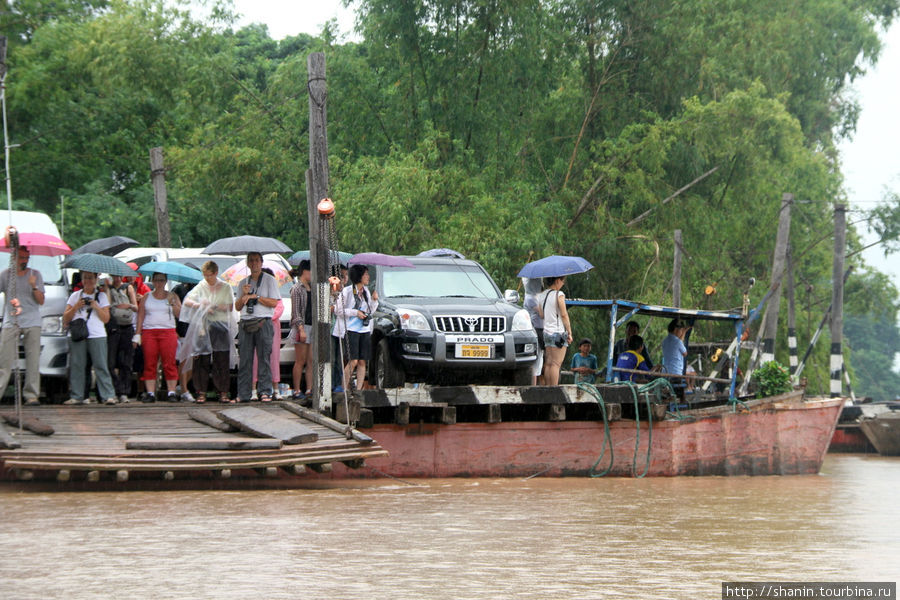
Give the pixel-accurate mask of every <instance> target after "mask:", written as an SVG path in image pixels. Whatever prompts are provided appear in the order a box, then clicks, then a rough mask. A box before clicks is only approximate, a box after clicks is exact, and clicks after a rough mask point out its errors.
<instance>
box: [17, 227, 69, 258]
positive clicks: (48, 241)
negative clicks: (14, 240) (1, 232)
mask: <svg viewBox="0 0 900 600" xmlns="http://www.w3.org/2000/svg"><path fill="white" fill-rule="evenodd" d="M19 246H25V247H27V248H28V251H29V252H31V253H32V254H34V255H36V256H64V255H67V254H72V249H71V248H69V246H68V245H67V244H66V243H65V242H64V241H62V240H61V239H59V238H58V237H56V236H55V235H49V234H47V233H23V232H19ZM0 252H11V249H10V247H9V243H8V242H7V239H6V236H4V237H3V238H2V239H0Z"/></svg>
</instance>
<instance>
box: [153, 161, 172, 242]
mask: <svg viewBox="0 0 900 600" xmlns="http://www.w3.org/2000/svg"><path fill="white" fill-rule="evenodd" d="M150 181H151V182H152V183H153V201H154V206H155V207H156V236H157V238H158V239H159V247H160V248H171V247H172V233H171V231H170V230H169V208H168V206H167V204H166V169H165V167H164V166H163V149H162V148H160V147H157V148H150Z"/></svg>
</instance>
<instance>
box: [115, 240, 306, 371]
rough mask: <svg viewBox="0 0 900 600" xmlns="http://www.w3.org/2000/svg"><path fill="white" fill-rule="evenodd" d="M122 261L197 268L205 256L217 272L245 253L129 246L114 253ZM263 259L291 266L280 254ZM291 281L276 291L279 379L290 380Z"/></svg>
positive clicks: (222, 270) (292, 355)
mask: <svg viewBox="0 0 900 600" xmlns="http://www.w3.org/2000/svg"><path fill="white" fill-rule="evenodd" d="M116 258H118V259H119V260H121V261H124V262H133V263H135V264H137V266H139V267H140V266H142V265H144V264H146V263H148V262H150V261H153V260H155V261H171V262H177V263H181V264H185V265H188V266H191V267H194V268H196V269H198V270H199V269H200V267H201V266H202V265H203V263H205V262H206V261H208V260H212V261H215V263H216V264H217V265H218V266H219V275H221V274H223V273H224V272H225V271H227V270H228V269H229V267H231V266H233V265H234V264H236V263H237V262H239V261H241V260H243V259H244V258H245V256H231V255H227V254H203V248H128V249H127V250H123V251H122V252H120V253H118V254H117V255H116ZM263 260H265V261H272V262H275V263H276V264H279V265H281V266H282V267H284V269H285V270H286V271H288V272H290V270H291V266H290V265H289V264H288V262H287V260H286V259H285V258H284V257H283V256H281V255H280V254H264V255H263ZM292 285H293V283H292V282H286V283H283V284H282V285H281V286H280V288H279V291H280V292H281V301H282V303H283V304H284V312H283V313H282V315H281V319H279V320H280V321H281V355H280V362H281V375H282V379H281V380H282V381H283V382H286V383H290V381H291V375H290V374H291V369H292V368H293V366H294V345H293V344H287V343H286V341H287V337H288V334H290V330H291V328H290V323H291V286H292Z"/></svg>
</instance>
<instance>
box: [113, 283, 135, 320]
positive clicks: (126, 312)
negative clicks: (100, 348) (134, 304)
mask: <svg viewBox="0 0 900 600" xmlns="http://www.w3.org/2000/svg"><path fill="white" fill-rule="evenodd" d="M123 288H124V289H123ZM127 289H128V284H125V285H123V286H122V287H120V288H114V287H111V288H109V295H110V304H111V305H112V306H111V307H110V309H109V314H110V316H111V317H112V320H113V322H115V324H116V325H118V326H120V327H126V326H128V325H131V322H132V318H133V316H134V312H132V310H131V309H130V308H118V307H117V306H116V305H117V304H131V299H130V298H129V297H128V292H126V291H125V290H127Z"/></svg>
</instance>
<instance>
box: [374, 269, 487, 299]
mask: <svg viewBox="0 0 900 600" xmlns="http://www.w3.org/2000/svg"><path fill="white" fill-rule="evenodd" d="M381 277H382V286H383V290H384V295H385V297H388V298H402V297H418V298H470V297H471V298H487V299H489V300H497V299H499V298H500V295H499V293H498V292H497V288H496V287H495V286H494V284H493V282H491V280H490V279H489V278H488V276H487V274H486V273H485V272H484V271H482V270H481V269H480V268H478V267H477V266H475V265H427V264H417V265H416V268H415V269H389V268H382V269H381Z"/></svg>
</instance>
